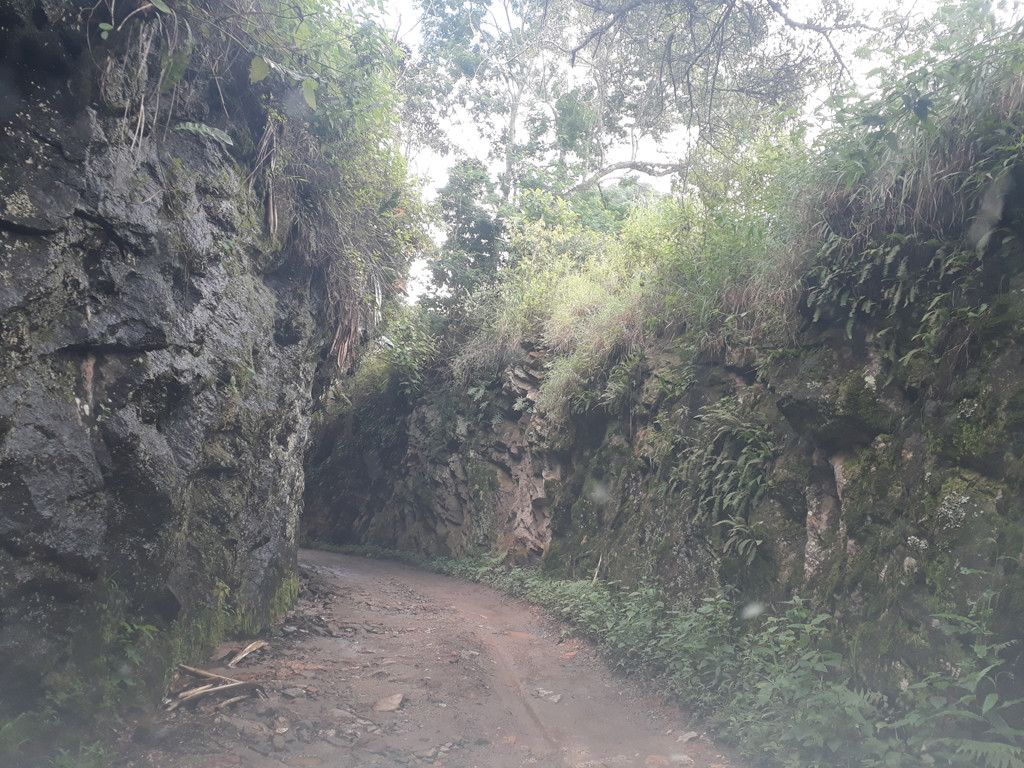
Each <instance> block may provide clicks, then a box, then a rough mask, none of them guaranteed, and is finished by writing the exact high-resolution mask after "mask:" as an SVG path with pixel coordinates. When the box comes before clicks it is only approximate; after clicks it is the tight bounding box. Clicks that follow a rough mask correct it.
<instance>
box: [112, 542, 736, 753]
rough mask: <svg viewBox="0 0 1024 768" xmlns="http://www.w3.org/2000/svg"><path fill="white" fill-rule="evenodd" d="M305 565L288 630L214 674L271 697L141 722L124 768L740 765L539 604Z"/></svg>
mask: <svg viewBox="0 0 1024 768" xmlns="http://www.w3.org/2000/svg"><path fill="white" fill-rule="evenodd" d="M300 563H301V566H302V570H303V574H304V577H303V586H304V588H303V592H302V595H301V596H300V601H299V604H298V606H297V607H296V609H295V611H294V612H293V613H292V614H291V615H290V616H289V617H288V618H287V619H286V621H285V624H284V627H283V634H282V635H281V636H279V637H271V638H268V639H269V643H268V645H267V646H265V647H263V648H261V649H259V650H257V651H255V652H253V653H251V654H250V655H249V656H247V657H246V658H245V659H244V660H242V661H241V662H240V663H239V664H238V666H237V667H236V668H235V669H227V668H226V667H224V666H220V665H218V664H215V663H212V662H211V664H209V665H207V669H209V670H210V671H213V672H218V673H221V674H224V675H226V676H230V677H232V678H234V679H237V680H244V681H247V682H254V683H258V684H259V686H261V688H262V690H263V691H265V693H266V696H267V698H265V699H263V698H249V699H245V700H242V701H238V702H235V703H233V704H230V705H227V706H221V704H222V702H220V701H217V700H215V699H214V698H213V697H210V698H208V699H206V700H202V701H200V702H199V703H197V704H196V705H194V706H180V707H178V708H177V709H176V710H175V711H174V712H171V713H168V714H166V715H163V716H162V717H160V718H157V719H156V720H154V721H152V722H148V723H142V724H136V725H134V726H133V727H131V728H129V729H126V731H125V733H124V734H122V738H121V742H120V743H119V745H118V747H117V754H118V759H117V761H116V763H115V764H116V765H117V766H123V767H124V768H129V766H138V768H141V766H144V765H145V766H163V767H165V768H171V767H172V766H173V767H174V768H177V767H178V766H200V767H201V768H235V767H237V768H266V767H269V766H274V768H278V767H279V766H281V765H287V766H330V767H331V768H349V767H350V766H351V767H355V766H367V767H373V768H377V767H379V768H385V767H386V768H391V767H393V766H434V767H436V768H442V767H447V768H473V767H476V768H519V767H520V766H539V767H540V768H603V767H604V766H607V767H608V768H612V767H613V766H638V767H644V768H652V767H655V766H664V767H668V766H676V765H679V766H687V765H688V766H694V768H731V766H732V765H733V763H732V762H730V760H729V759H728V758H727V757H725V756H724V755H723V753H722V751H721V750H720V749H718V748H716V747H715V745H714V744H712V743H711V742H710V741H708V740H707V738H706V737H704V736H703V735H700V734H698V733H697V732H696V731H695V730H694V726H693V724H691V723H690V722H689V721H688V718H687V717H686V715H685V714H684V713H681V712H680V711H679V710H678V709H675V708H672V707H665V706H662V705H661V704H660V703H659V702H658V700H657V699H656V698H654V697H650V696H648V697H645V696H643V695H642V693H641V692H639V691H638V689H637V688H636V687H635V686H633V685H632V684H631V683H629V682H628V681H625V680H623V679H622V678H621V677H615V676H614V675H613V674H611V672H610V671H609V670H608V668H607V666H606V665H605V664H604V663H603V662H602V661H601V660H600V658H599V657H598V655H597V653H596V651H595V650H593V649H592V648H591V647H589V646H588V645H587V644H586V643H583V642H580V641H578V640H576V639H568V640H566V639H565V638H564V633H563V631H562V627H561V626H560V625H559V624H557V623H556V622H554V621H553V620H551V619H550V618H548V617H546V616H545V615H544V614H543V612H541V611H540V610H539V609H536V608H534V607H532V606H530V605H528V604H526V603H523V602H520V601H515V600H510V599H508V598H506V597H504V596H502V595H500V594H499V593H497V592H495V591H494V590H491V589H489V588H487V587H483V586H480V585H477V584H471V583H467V582H463V581H458V580H455V579H450V578H446V577H444V576H439V575H437V574H432V573H428V572H425V571H420V570H417V569H414V568H409V567H406V566H403V565H399V564H395V563H390V562H383V561H376V560H369V559H366V558H358V557H350V556H344V555H337V554H333V553H328V552H320V551H303V552H302V553H301V556H300ZM242 645H244V643H241V644H233V645H232V646H230V647H228V646H225V647H223V648H222V649H220V652H219V653H218V654H217V658H225V657H226V658H230V652H231V651H233V650H237V649H238V648H240V647H241V646H242Z"/></svg>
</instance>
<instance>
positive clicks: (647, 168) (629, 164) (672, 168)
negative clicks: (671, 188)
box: [570, 160, 686, 192]
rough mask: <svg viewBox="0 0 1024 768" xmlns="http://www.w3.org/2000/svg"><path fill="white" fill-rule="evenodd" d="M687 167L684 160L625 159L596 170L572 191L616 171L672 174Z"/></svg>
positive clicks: (656, 174)
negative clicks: (670, 161)
mask: <svg viewBox="0 0 1024 768" xmlns="http://www.w3.org/2000/svg"><path fill="white" fill-rule="evenodd" d="M685 168H686V164H685V163H682V162H678V163H646V162H643V161H641V160H623V161H621V162H618V163H610V164H609V165H606V166H604V167H603V168H601V169H599V170H596V171H594V172H593V173H591V174H590V175H589V176H587V178H585V179H584V180H583V181H581V182H579V183H578V184H576V185H575V186H574V187H573V188H572V189H571V190H570V191H571V192H579V191H580V190H581V189H585V188H587V187H589V186H590V185H591V184H595V183H597V182H598V181H600V180H601V179H603V178H604V177H605V176H607V175H608V174H610V173H615V172H616V171H637V172H638V173H643V174H646V175H647V176H670V175H671V174H673V173H679V172H680V171H682V170H684V169H685Z"/></svg>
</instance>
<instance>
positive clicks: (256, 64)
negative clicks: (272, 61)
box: [249, 56, 270, 84]
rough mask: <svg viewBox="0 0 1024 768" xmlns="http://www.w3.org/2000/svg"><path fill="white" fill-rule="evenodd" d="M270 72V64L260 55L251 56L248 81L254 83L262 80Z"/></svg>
mask: <svg viewBox="0 0 1024 768" xmlns="http://www.w3.org/2000/svg"><path fill="white" fill-rule="evenodd" d="M269 74H270V65H269V64H267V60H266V59H264V58H263V57H262V56H253V57H252V64H250V65H249V82H250V83H251V84H255V83H258V82H260V80H264V79H266V78H267V76H268V75H269Z"/></svg>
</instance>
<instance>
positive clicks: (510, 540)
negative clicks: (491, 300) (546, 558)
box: [303, 353, 562, 560]
mask: <svg viewBox="0 0 1024 768" xmlns="http://www.w3.org/2000/svg"><path fill="white" fill-rule="evenodd" d="M541 375H542V373H541V368H540V360H539V357H538V356H537V355H536V354H535V353H528V354H527V355H526V357H525V359H524V361H523V364H521V365H517V366H513V367H510V368H508V369H507V370H505V371H503V372H502V374H501V377H500V381H496V382H495V384H494V387H493V388H492V391H490V392H488V393H487V394H486V396H485V397H481V398H478V399H476V400H474V399H473V398H472V397H469V396H464V398H463V399H461V400H460V399H459V398H458V396H457V395H456V394H455V393H454V392H453V391H452V390H450V389H449V388H448V387H446V386H442V387H440V388H439V390H438V392H437V394H436V396H434V397H428V398H424V399H423V401H422V402H421V403H420V404H419V405H417V406H416V407H415V408H412V409H408V408H406V409H402V408H400V407H399V408H395V407H394V401H393V399H392V398H389V397H388V396H387V394H386V393H385V394H384V395H383V396H381V397H379V398H378V399H376V400H375V401H374V402H373V403H363V404H361V405H360V408H359V411H358V412H356V413H354V414H352V415H351V417H350V418H348V419H342V420H340V421H339V422H337V423H336V424H334V425H332V427H331V428H329V429H327V430H326V431H325V432H324V433H323V434H322V435H321V436H319V438H318V440H317V441H316V448H315V449H314V451H313V453H312V454H311V456H310V461H309V466H308V471H309V475H310V483H309V486H308V488H307V496H306V513H305V516H304V518H303V531H304V534H305V535H307V536H309V537H310V538H312V539H317V540H321V541H332V542H339V543H356V542H361V543H369V544H376V545H378V546H383V547H388V548H394V549H404V550H409V551H418V552H426V553H431V554H446V555H453V556H459V555H464V554H466V553H467V552H471V551H481V550H491V549H495V550H498V551H501V552H503V553H509V554H511V555H513V556H514V557H515V558H516V559H519V560H531V559H538V558H539V557H540V556H541V555H543V553H544V552H545V551H546V550H547V548H548V546H549V544H550V542H551V530H550V525H549V522H550V507H551V504H550V499H549V497H548V491H547V488H548V487H549V485H550V484H551V483H557V482H558V481H559V480H560V479H561V476H562V466H561V463H560V461H559V459H558V457H557V456H554V455H552V454H551V453H550V452H549V451H548V452H546V451H544V448H543V446H544V445H545V443H546V442H547V441H546V438H545V436H544V435H543V434H542V433H539V432H538V431H537V430H536V426H537V423H536V422H535V421H534V420H533V418H532V414H530V413H529V412H524V410H517V409H516V405H517V403H518V404H519V405H520V407H521V408H522V407H523V405H524V404H525V403H530V402H532V401H533V399H535V396H536V393H537V387H538V385H539V383H540V376H541ZM481 393H482V390H481ZM381 422H383V424H382V423H381ZM382 430H384V431H389V432H395V433H397V434H398V439H397V440H382V439H381V431H382ZM382 443H387V444H390V445H391V447H392V450H390V451H388V452H387V453H386V454H384V455H382V454H381V453H380V452H379V446H380V445H381V444H382Z"/></svg>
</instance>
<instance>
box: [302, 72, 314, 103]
mask: <svg viewBox="0 0 1024 768" xmlns="http://www.w3.org/2000/svg"><path fill="white" fill-rule="evenodd" d="M316 88H317V82H316V80H313V79H312V78H306V79H305V80H303V81H302V97H303V98H304V99H305V100H306V103H307V104H309V108H310V109H316Z"/></svg>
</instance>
